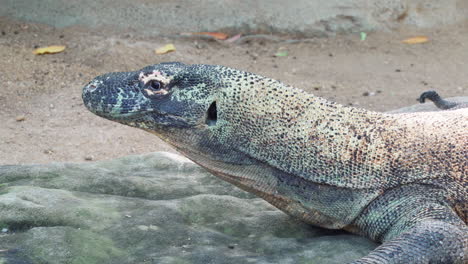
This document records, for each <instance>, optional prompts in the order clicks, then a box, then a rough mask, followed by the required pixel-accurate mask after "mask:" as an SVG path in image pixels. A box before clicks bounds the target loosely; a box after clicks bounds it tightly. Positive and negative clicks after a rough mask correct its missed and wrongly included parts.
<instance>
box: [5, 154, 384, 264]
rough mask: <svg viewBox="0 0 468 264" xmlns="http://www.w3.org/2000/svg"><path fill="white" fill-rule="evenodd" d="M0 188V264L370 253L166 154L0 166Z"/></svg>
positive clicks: (362, 242)
mask: <svg viewBox="0 0 468 264" xmlns="http://www.w3.org/2000/svg"><path fill="white" fill-rule="evenodd" d="M0 184H1V185H0V230H3V231H2V232H1V233H0V263H87V264H91V263H112V264H114V263H168V264H169V263H344V262H346V261H350V260H353V259H356V258H359V257H361V256H363V255H365V254H366V253H368V252H369V251H370V250H372V249H373V248H375V247H376V244H375V243H373V242H371V241H369V240H367V239H365V238H362V237H358V236H354V235H350V234H347V233H344V232H339V231H331V230H324V229H320V228H315V227H311V226H308V225H305V224H303V223H300V222H298V221H295V220H294V219H292V218H290V217H288V216H287V215H285V214H284V213H282V212H280V211H278V210H277V209H275V208H274V207H272V206H270V205H269V204H267V203H266V202H264V201H263V200H261V199H259V198H255V197H253V196H252V195H250V194H248V193H246V192H244V191H242V190H240V189H237V188H236V187H234V186H232V185H230V184H228V183H225V182H223V181H221V180H219V179H217V178H216V177H214V176H212V175H210V174H208V173H207V172H205V171H204V170H203V169H202V168H200V167H198V166H197V165H195V164H193V163H192V162H190V161H188V160H186V159H185V158H182V157H180V156H177V155H175V154H170V153H165V152H157V153H152V154H147V155H140V156H128V157H123V158H120V159H115V160H110V161H101V162H90V163H82V164H50V165H26V166H0Z"/></svg>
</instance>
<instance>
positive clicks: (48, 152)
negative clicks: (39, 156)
mask: <svg viewBox="0 0 468 264" xmlns="http://www.w3.org/2000/svg"><path fill="white" fill-rule="evenodd" d="M52 153H54V150H53V149H46V150H44V154H48V155H50V154H52Z"/></svg>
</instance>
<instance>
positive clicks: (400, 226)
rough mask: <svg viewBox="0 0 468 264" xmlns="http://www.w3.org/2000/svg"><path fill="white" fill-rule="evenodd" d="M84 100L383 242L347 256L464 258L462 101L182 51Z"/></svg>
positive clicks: (102, 83) (251, 185) (105, 83)
mask: <svg viewBox="0 0 468 264" xmlns="http://www.w3.org/2000/svg"><path fill="white" fill-rule="evenodd" d="M83 100H84V102H85V105H86V106H87V108H88V109H89V110H91V111H92V112H94V113H95V114H97V115H99V116H102V117H105V118H107V119H111V120H114V121H117V122H120V123H123V124H126V125H130V126H134V127H138V128H142V129H144V130H146V131H149V132H151V133H154V134H156V135H157V136H159V137H161V138H162V139H163V140H165V141H166V142H168V143H169V144H171V145H172V146H174V147H175V148H176V149H177V150H179V151H180V152H181V153H183V154H184V155H186V156H187V157H188V158H190V159H192V160H193V161H194V162H196V163H198V164H200V165H201V166H202V167H204V168H206V169H207V170H208V171H210V172H211V173H213V174H214V175H216V176H218V177H220V178H222V179H224V180H226V181H228V182H230V183H232V184H234V185H236V186H238V187H240V188H242V189H244V190H246V191H248V192H251V193H254V194H256V195H258V196H259V197H261V198H263V199H265V200H266V201H268V202H269V203H271V204H273V205H274V206H276V207H277V208H279V209H280V210H282V211H284V212H286V213H288V214H289V215H292V216H294V217H297V218H299V219H302V220H303V221H305V222H307V223H311V224H313V225H317V226H321V227H325V228H332V229H344V230H348V231H350V232H353V233H356V234H361V235H364V236H367V237H369V238H371V239H373V240H376V241H381V242H383V244H382V245H381V246H379V247H378V248H377V249H375V250H374V251H372V252H371V253H370V254H369V255H367V256H366V257H364V258H362V259H359V260H357V261H355V262H353V263H467V259H468V258H467V251H468V227H467V219H468V208H467V207H468V205H467V194H468V191H467V189H468V186H467V174H468V162H467V156H468V108H462V109H457V110H448V111H440V112H424V113H407V114H393V115H391V114H384V113H377V112H371V111H366V110H363V109H357V108H352V107H345V106H342V105H340V104H337V103H334V102H330V101H327V100H325V99H322V98H319V97H316V96H313V95H311V94H308V93H306V92H304V91H302V90H299V89H295V88H293V87H290V86H286V85H284V84H282V83H281V82H278V81H275V80H272V79H269V78H265V77H262V76H258V75H255V74H251V73H247V72H243V71H238V70H235V69H231V68H227V67H222V66H213V65H185V64H182V63H162V64H157V65H152V66H148V67H146V68H143V69H141V70H139V71H135V72H122V73H109V74H105V75H102V76H99V77H97V78H96V79H94V80H93V81H92V82H90V83H89V84H88V85H87V86H86V87H85V88H84V90H83Z"/></svg>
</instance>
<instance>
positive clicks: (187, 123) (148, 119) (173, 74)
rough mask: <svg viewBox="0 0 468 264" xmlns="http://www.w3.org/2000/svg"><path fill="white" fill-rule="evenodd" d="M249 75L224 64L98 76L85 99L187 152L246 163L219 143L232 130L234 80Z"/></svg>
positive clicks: (105, 114)
mask: <svg viewBox="0 0 468 264" xmlns="http://www.w3.org/2000/svg"><path fill="white" fill-rule="evenodd" d="M240 74H242V75H240ZM244 74H245V76H244ZM246 74H247V73H243V72H240V71H237V70H233V69H230V68H226V67H222V66H214V65H186V64H183V63H179V62H171V63H161V64H155V65H151V66H148V67H145V68H143V69H141V70H138V71H134V72H115V73H108V74H104V75H101V76H98V77H96V78H95V79H94V80H92V81H91V82H90V83H89V84H87V85H86V86H85V87H84V89H83V101H84V103H85V105H86V107H87V108H88V109H89V110H90V111H91V112H93V113H95V114H97V115H99V116H101V117H104V118H106V119H110V120H113V121H116V122H119V123H122V124H125V125H129V126H133V127H137V128H141V129H144V130H147V131H149V132H152V133H154V134H156V135H158V136H159V137H160V138H162V139H163V140H165V141H166V142H168V143H169V144H171V145H173V146H174V147H176V148H177V149H178V150H179V151H181V152H182V153H184V154H189V153H196V154H197V155H201V154H203V155H205V156H209V157H207V158H210V159H216V160H219V161H223V162H233V163H242V162H245V161H246V157H245V156H244V154H242V153H239V152H235V151H234V149H233V148H231V147H230V146H229V144H228V143H227V142H220V140H219V139H220V138H222V137H223V136H224V135H225V136H227V135H228V133H229V129H231V128H230V127H229V126H227V124H226V122H223V110H224V109H226V107H225V106H224V105H223V103H222V101H223V97H225V96H226V94H228V93H229V94H230V95H231V94H232V92H231V91H228V90H229V89H230V87H231V85H232V82H236V81H237V82H244V81H246V80H247V79H245V80H244V77H245V78H247V77H246V76H247V75H246ZM247 159H248V158H247Z"/></svg>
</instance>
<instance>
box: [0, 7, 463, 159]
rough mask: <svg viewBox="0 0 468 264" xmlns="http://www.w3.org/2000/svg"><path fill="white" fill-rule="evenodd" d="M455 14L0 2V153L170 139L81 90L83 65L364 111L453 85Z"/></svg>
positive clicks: (129, 149) (86, 155)
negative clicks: (217, 78) (191, 76)
mask: <svg viewBox="0 0 468 264" xmlns="http://www.w3.org/2000/svg"><path fill="white" fill-rule="evenodd" d="M467 19H468V1H466V0H445V1H439V0H411V1H410V0H375V1H369V0H329V1H318V0H316V1H311V0H298V1H289V2H286V1H279V0H258V1H255V0H243V1H234V0H231V1H228V0H225V1H214V0H200V1H186V0H159V1H157V0H101V1H94V0H93V1H92V0H74V1H69V0H47V1H46V0H41V1H38V0H35V1H32V0H29V1H28V0H0V31H1V32H0V83H1V84H2V86H1V89H0V123H1V125H0V164H19V163H48V162H54V161H73V162H81V161H92V160H101V159H109V158H114V157H120V156H124V155H127V154H136V153H146V152H152V151H157V150H166V151H172V150H171V149H170V148H169V147H168V146H166V145H165V144H163V143H161V142H160V141H159V140H158V139H157V138H156V137H154V136H152V135H149V134H147V133H145V132H143V131H139V130H136V129H132V128H127V127H124V126H122V125H119V124H116V123H112V122H110V121H107V120H104V119H101V118H98V117H96V116H94V115H92V114H91V113H89V112H88V111H87V110H86V109H85V108H84V107H83V105H82V102H81V88H82V87H83V86H84V85H85V84H86V83H87V82H88V81H89V80H91V79H92V78H94V77H95V76H97V75H100V74H103V73H106V72H111V71H129V70H136V69H139V68H141V67H144V66H146V65H149V64H155V63H159V62H164V61H181V62H184V63H205V64H221V65H226V66H230V67H235V68H239V69H242V70H247V71H250V72H254V73H257V74H261V75H265V76H268V77H271V78H274V79H278V80H281V81H283V82H284V83H287V84H290V85H293V86H295V87H298V88H301V89H304V90H307V91H309V92H311V93H314V94H315V95H318V96H322V97H325V98H327V99H330V100H333V101H337V102H339V103H341V104H344V105H350V106H355V107H363V108H367V109H371V110H375V111H388V110H392V109H396V108H400V107H403V106H408V105H412V104H415V103H416V100H415V99H416V98H417V97H418V96H419V95H420V94H421V93H422V92H423V91H426V90H437V91H438V92H439V93H440V94H441V95H442V96H443V97H452V96H460V95H466V94H467V91H468V75H467V63H468V46H467V45H468V44H467V43H468V20H467ZM12 149H14V150H15V151H14V152H12V151H11V150H12Z"/></svg>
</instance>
